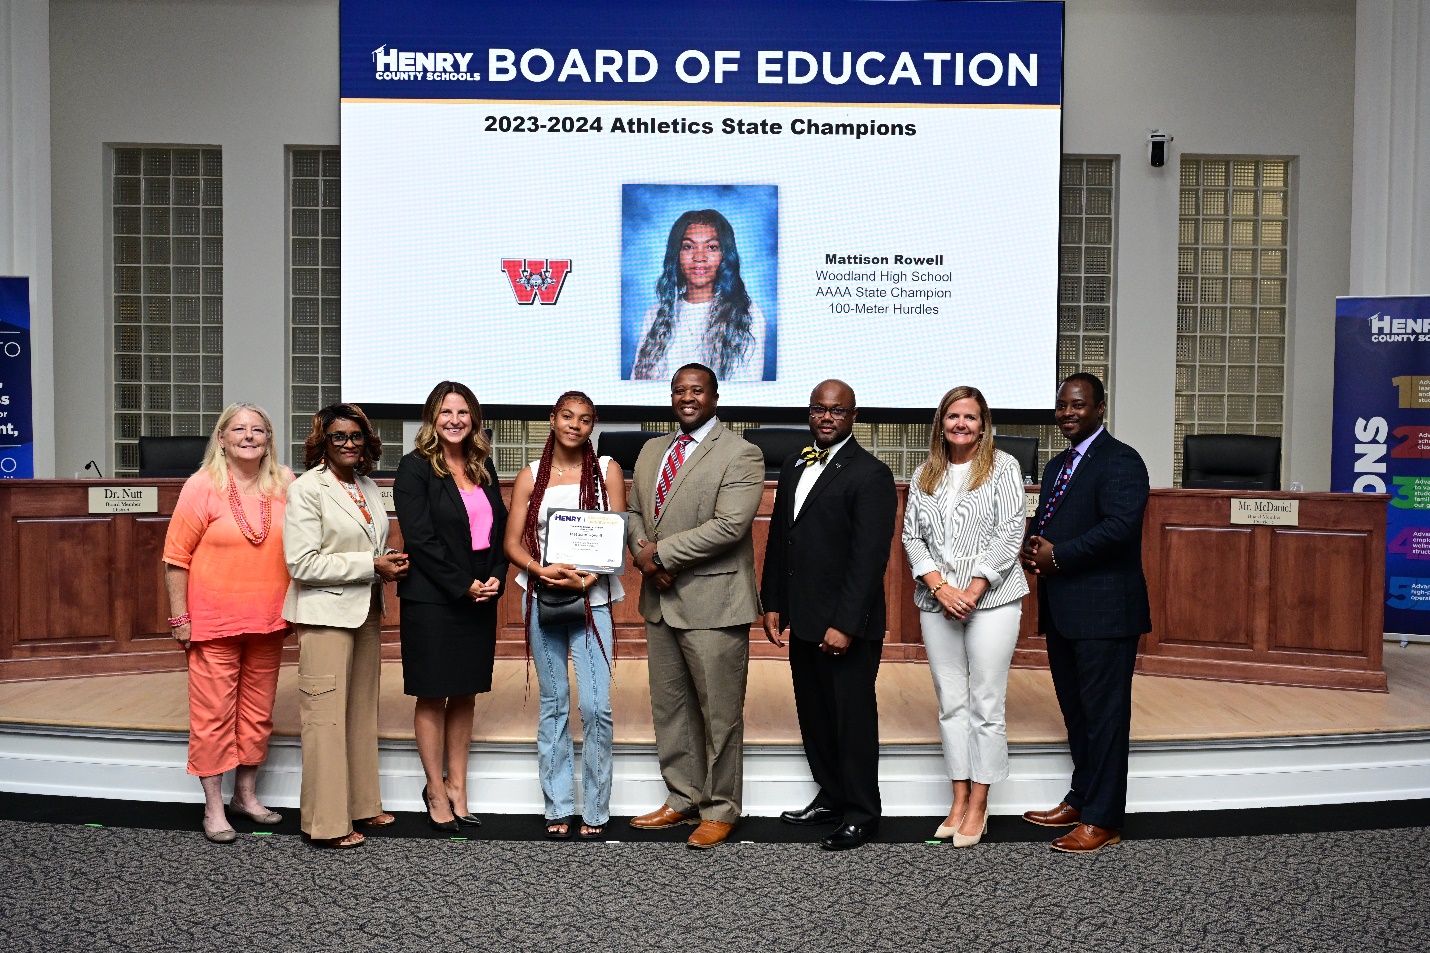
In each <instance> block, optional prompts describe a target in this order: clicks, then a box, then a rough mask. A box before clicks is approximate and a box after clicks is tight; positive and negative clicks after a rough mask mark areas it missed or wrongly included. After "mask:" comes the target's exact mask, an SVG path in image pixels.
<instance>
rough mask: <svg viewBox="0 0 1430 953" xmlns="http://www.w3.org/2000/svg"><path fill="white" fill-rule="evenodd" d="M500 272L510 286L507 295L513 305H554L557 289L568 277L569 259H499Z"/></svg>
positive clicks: (558, 293) (569, 270)
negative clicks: (510, 295) (509, 295)
mask: <svg viewBox="0 0 1430 953" xmlns="http://www.w3.org/2000/svg"><path fill="white" fill-rule="evenodd" d="M501 270H502V271H504V272H506V278H507V281H510V282H511V293H512V294H514V295H516V302H517V304H531V303H532V302H533V301H536V300H537V299H540V300H541V303H542V304H555V303H556V298H557V297H558V296H559V295H560V294H561V286H562V285H564V284H565V283H566V276H567V275H569V274H570V273H571V259H569V258H503V259H502V261H501Z"/></svg>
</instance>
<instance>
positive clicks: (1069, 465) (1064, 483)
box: [1038, 447, 1078, 533]
mask: <svg viewBox="0 0 1430 953" xmlns="http://www.w3.org/2000/svg"><path fill="white" fill-rule="evenodd" d="M1077 458H1078V452H1077V451H1076V450H1075V449H1073V448H1072V447H1068V455H1067V459H1066V460H1064V461H1063V467H1062V470H1060V471H1059V472H1058V479H1057V482H1055V483H1054V484H1053V492H1052V493H1051V494H1050V495H1049V496H1048V505H1047V507H1046V508H1045V509H1044V510H1043V518H1042V519H1041V520H1039V521H1038V532H1039V533H1042V531H1043V528H1044V527H1045V526H1047V525H1048V520H1050V519H1052V518H1053V511H1054V510H1056V509H1057V508H1058V503H1059V501H1061V500H1062V498H1063V494H1064V493H1066V492H1067V491H1068V481H1069V480H1071V479H1072V472H1073V463H1074V462H1075V461H1076V460H1077Z"/></svg>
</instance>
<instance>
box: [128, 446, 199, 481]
mask: <svg viewBox="0 0 1430 953" xmlns="http://www.w3.org/2000/svg"><path fill="white" fill-rule="evenodd" d="M208 445H209V438H208V437H140V438H139V475H140V476H141V477H187V476H189V475H191V474H192V473H193V472H194V471H195V470H197V469H198V468H199V466H200V465H201V464H202V463H203V462H204V451H205V450H206V449H208Z"/></svg>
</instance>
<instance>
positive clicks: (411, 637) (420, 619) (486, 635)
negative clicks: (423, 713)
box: [402, 599, 497, 698]
mask: <svg viewBox="0 0 1430 953" xmlns="http://www.w3.org/2000/svg"><path fill="white" fill-rule="evenodd" d="M496 651H497V604H496V601H495V600H492V601H490V602H472V601H471V600H469V599H463V600H462V601H461V602H456V603H436V602H416V601H413V600H411V599H403V600H402V690H403V691H404V692H405V693H407V694H408V695H415V696H416V697H418V698H448V697H451V696H454V695H479V694H481V693H483V692H489V691H491V690H492V665H493V663H494V662H495V660H496Z"/></svg>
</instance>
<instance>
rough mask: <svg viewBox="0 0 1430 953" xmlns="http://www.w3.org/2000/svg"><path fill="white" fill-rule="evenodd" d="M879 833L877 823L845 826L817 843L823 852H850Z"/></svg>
mask: <svg viewBox="0 0 1430 953" xmlns="http://www.w3.org/2000/svg"><path fill="white" fill-rule="evenodd" d="M878 832H879V823H878V822H877V821H871V822H870V823H868V824H845V825H844V826H843V827H841V828H839V830H837V831H835V832H834V833H833V834H830V835H829V836H828V837H826V838H824V840H822V841H820V842H819V846H820V847H823V848H824V849H825V850H852V849H853V848H855V847H858V846H859V845H860V844H862V843H864V842H865V841H866V840H868V839H869V838H871V837H873V836H874V835H875V834H877V833H878Z"/></svg>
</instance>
